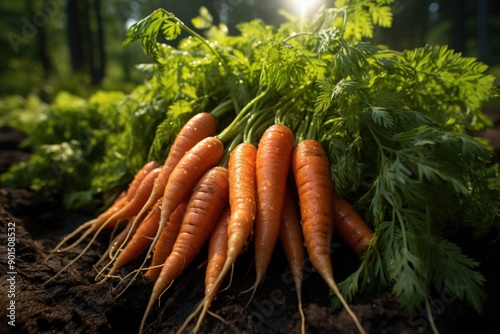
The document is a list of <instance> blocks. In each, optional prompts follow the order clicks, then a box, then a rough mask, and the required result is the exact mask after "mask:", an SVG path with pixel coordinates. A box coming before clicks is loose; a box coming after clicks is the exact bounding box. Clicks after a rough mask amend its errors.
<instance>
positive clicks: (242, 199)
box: [177, 142, 257, 333]
mask: <svg viewBox="0 0 500 334" xmlns="http://www.w3.org/2000/svg"><path fill="white" fill-rule="evenodd" d="M256 155H257V148H256V147H255V146H254V145H252V144H250V143H246V142H244V143H241V144H239V145H237V146H236V147H235V148H234V149H233V151H232V152H231V154H230V156H229V164H228V169H229V206H230V208H231V215H230V217H229V221H228V227H227V235H228V240H227V254H226V262H225V263H224V266H223V267H222V270H221V271H220V273H219V276H218V277H217V279H216V280H215V282H214V283H213V285H212V286H213V288H212V289H211V290H210V291H208V292H207V293H206V294H205V297H204V298H203V300H202V301H201V303H199V304H198V307H197V308H196V309H195V310H194V311H193V312H192V313H191V314H190V315H189V316H188V317H187V319H186V321H185V322H184V324H183V325H182V326H181V328H180V329H179V330H178V332H177V333H180V332H181V331H182V330H183V329H184V328H185V327H186V326H187V325H188V323H189V322H190V321H191V320H192V319H193V318H194V317H195V316H196V315H197V314H198V313H199V314H200V316H199V318H198V321H197V323H196V325H195V327H194V329H193V332H197V331H198V329H199V328H200V326H201V322H202V321H203V318H204V317H205V314H206V313H207V312H208V308H209V307H210V304H211V303H212V301H213V300H214V299H215V296H216V294H217V292H218V288H219V287H220V285H221V283H222V281H223V280H224V278H225V277H226V275H227V273H228V271H229V268H230V267H231V266H232V265H233V264H234V263H235V262H236V258H237V257H238V256H239V255H240V253H241V252H242V251H243V247H244V246H245V244H246V243H247V241H248V239H249V238H250V236H251V233H252V229H253V224H254V220H255V214H256V203H255V202H256V187H255V183H256V181H255V160H256Z"/></svg>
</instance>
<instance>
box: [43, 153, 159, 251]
mask: <svg viewBox="0 0 500 334" xmlns="http://www.w3.org/2000/svg"><path fill="white" fill-rule="evenodd" d="M158 167H159V163H158V162H156V161H150V162H148V163H146V164H145V165H144V166H142V168H141V169H140V170H139V171H138V172H137V173H136V174H135V176H134V179H133V180H132V182H131V183H130V184H129V186H128V189H127V191H126V192H125V193H122V195H120V196H119V197H118V198H117V199H116V200H115V202H114V203H113V204H112V205H111V206H110V207H109V208H108V209H107V210H106V211H104V212H103V213H101V214H100V215H99V216H97V218H94V219H91V220H89V221H88V222H86V223H84V224H82V225H81V226H79V227H78V228H77V229H76V230H74V231H73V232H71V233H70V234H68V235H67V236H65V237H64V238H63V240H61V242H59V244H58V245H57V246H56V247H55V248H54V249H53V250H52V252H57V251H67V250H69V249H71V248H73V247H75V246H77V245H78V244H79V243H80V242H82V241H83V240H85V238H86V237H88V236H89V235H90V234H92V232H95V231H96V230H97V229H98V228H99V227H100V226H102V225H103V224H104V223H105V222H106V221H107V220H108V219H109V218H110V217H111V216H113V215H114V214H115V213H116V212H118V211H119V210H120V209H122V208H123V207H124V206H125V205H126V204H127V203H128V202H129V201H130V200H131V199H132V198H133V196H134V195H135V193H136V191H137V188H138V187H139V185H140V184H141V182H142V181H143V180H144V178H145V177H146V175H148V174H149V173H150V172H151V171H152V170H153V169H155V168H158ZM84 230H86V231H85V233H84V234H83V235H82V236H81V237H80V238H79V239H78V240H77V241H75V242H74V243H73V244H71V245H70V246H67V247H65V248H64V249H61V247H62V246H63V245H64V244H65V243H66V242H67V241H68V240H70V239H72V238H74V237H75V236H76V235H77V234H78V233H80V232H82V231H84Z"/></svg>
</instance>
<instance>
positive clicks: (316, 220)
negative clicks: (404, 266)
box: [292, 139, 365, 333]
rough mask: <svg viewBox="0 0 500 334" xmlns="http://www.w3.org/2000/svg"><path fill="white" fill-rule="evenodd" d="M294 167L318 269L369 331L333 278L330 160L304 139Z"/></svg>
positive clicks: (305, 230)
mask: <svg viewBox="0 0 500 334" xmlns="http://www.w3.org/2000/svg"><path fill="white" fill-rule="evenodd" d="M292 169H293V173H294V177H295V183H296V185H297V191H298V194H299V203H300V212H301V217H302V233H303V235H304V240H305V244H306V249H307V252H308V254H309V257H310V259H311V262H312V264H313V266H314V268H315V269H316V270H317V271H318V273H319V274H320V275H321V276H322V278H323V279H324V280H325V282H326V283H327V284H328V286H329V287H330V289H332V291H333V292H334V293H335V295H336V296H337V297H338V299H339V300H340V302H341V303H342V305H343V306H344V308H345V310H346V311H347V313H348V314H349V315H350V316H351V318H352V319H353V321H354V323H355V324H356V326H357V328H358V330H359V331H360V332H361V333H365V331H364V329H363V327H362V326H361V324H360V323H359V320H358V319H357V317H356V315H355V314H354V313H353V312H352V310H351V309H350V307H349V305H348V304H347V302H346V301H345V299H344V297H343V296H342V294H341V293H340V291H339V289H338V287H337V284H336V283H335V280H334V278H333V268H332V263H331V257H330V242H331V238H332V233H333V218H334V212H333V211H334V210H333V205H332V202H333V193H334V188H333V181H332V177H331V172H330V162H329V161H328V156H327V155H326V152H325V150H324V149H323V147H322V146H321V144H320V143H319V142H318V141H316V140H312V139H305V140H302V141H301V142H299V143H298V144H297V146H296V147H295V149H294V152H293V158H292Z"/></svg>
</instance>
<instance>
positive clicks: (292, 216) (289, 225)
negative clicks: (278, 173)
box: [279, 188, 306, 334]
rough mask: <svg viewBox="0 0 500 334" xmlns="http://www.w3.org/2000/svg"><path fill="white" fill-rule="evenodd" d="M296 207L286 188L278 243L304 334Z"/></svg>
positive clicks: (301, 255)
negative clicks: (295, 296)
mask: <svg viewBox="0 0 500 334" xmlns="http://www.w3.org/2000/svg"><path fill="white" fill-rule="evenodd" d="M295 208H296V205H295V202H294V200H293V197H292V194H291V192H290V190H289V189H288V188H287V192H286V197H285V205H284V207H283V219H282V220H281V226H280V234H279V241H280V244H281V247H282V248H283V251H284V252H285V255H286V258H287V260H288V265H289V266H290V271H291V273H292V277H293V281H294V282H295V290H296V291H297V300H298V304H299V313H300V318H301V326H300V329H301V330H300V332H301V333H302V334H304V333H305V332H306V328H305V316H304V311H303V310H302V280H303V272H304V259H305V251H304V242H303V238H302V228H301V226H300V221H299V217H298V215H297V210H296V209H295Z"/></svg>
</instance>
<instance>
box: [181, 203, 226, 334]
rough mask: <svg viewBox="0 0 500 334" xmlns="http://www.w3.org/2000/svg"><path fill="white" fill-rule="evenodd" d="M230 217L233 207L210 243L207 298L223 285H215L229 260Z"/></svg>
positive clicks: (206, 286) (184, 326)
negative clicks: (228, 234) (228, 232)
mask: <svg viewBox="0 0 500 334" xmlns="http://www.w3.org/2000/svg"><path fill="white" fill-rule="evenodd" d="M230 216H231V207H230V206H229V205H227V206H226V208H225V209H224V211H223V212H222V214H221V216H220V218H219V221H218V222H217V224H216V225H215V227H214V230H213V231H212V234H211V235H210V239H209V241H208V259H207V269H206V272H205V296H210V295H211V294H212V291H218V290H219V288H220V284H221V283H222V281H219V282H218V285H217V286H216V285H215V283H216V281H217V278H218V277H219V275H220V273H221V270H222V268H223V266H224V263H225V262H226V259H227V237H228V236H227V228H228V222H229V217H230ZM212 296H213V297H214V299H215V294H212ZM194 315H196V313H194V314H191V316H190V317H188V318H187V319H186V321H184V323H183V324H182V326H181V327H180V328H179V329H178V330H177V332H176V333H178V334H180V333H182V331H184V329H185V328H186V326H187V325H188V324H189V322H190V321H191V319H192V318H193V317H194Z"/></svg>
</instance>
